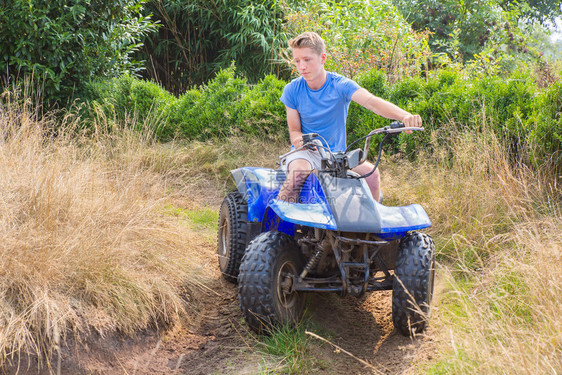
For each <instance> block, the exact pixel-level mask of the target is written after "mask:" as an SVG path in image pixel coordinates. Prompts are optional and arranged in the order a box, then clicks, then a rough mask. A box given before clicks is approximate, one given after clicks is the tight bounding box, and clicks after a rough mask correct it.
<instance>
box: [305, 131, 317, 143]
mask: <svg viewBox="0 0 562 375" xmlns="http://www.w3.org/2000/svg"><path fill="white" fill-rule="evenodd" d="M316 137H318V133H308V134H303V135H302V141H303V142H304V143H308V142H311V141H312V140H313V139H314V138H316Z"/></svg>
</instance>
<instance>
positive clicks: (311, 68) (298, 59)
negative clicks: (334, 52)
mask: <svg viewBox="0 0 562 375" xmlns="http://www.w3.org/2000/svg"><path fill="white" fill-rule="evenodd" d="M293 61H294V62H295V65H296V67H297V71H298V72H299V74H300V75H301V76H303V78H304V79H305V80H306V81H314V80H315V79H317V78H319V77H320V76H321V73H322V71H323V70H324V63H325V62H326V54H325V53H323V54H321V55H319V54H318V53H316V52H315V51H314V50H313V49H312V48H293Z"/></svg>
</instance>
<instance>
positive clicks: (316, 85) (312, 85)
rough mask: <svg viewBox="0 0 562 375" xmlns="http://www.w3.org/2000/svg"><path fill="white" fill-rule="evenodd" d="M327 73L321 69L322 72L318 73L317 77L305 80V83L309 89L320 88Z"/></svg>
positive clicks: (324, 81)
mask: <svg viewBox="0 0 562 375" xmlns="http://www.w3.org/2000/svg"><path fill="white" fill-rule="evenodd" d="M327 76H328V74H327V73H326V70H324V69H322V72H321V73H320V74H318V77H317V78H315V79H314V80H311V81H306V84H307V85H308V87H309V88H310V89H311V90H320V89H321V88H322V86H324V83H326V77H327Z"/></svg>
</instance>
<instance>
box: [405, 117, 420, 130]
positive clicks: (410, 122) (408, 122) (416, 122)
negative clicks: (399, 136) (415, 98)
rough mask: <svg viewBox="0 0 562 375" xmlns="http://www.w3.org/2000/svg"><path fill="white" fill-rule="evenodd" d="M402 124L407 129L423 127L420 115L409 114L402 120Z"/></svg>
mask: <svg viewBox="0 0 562 375" xmlns="http://www.w3.org/2000/svg"><path fill="white" fill-rule="evenodd" d="M402 122H403V123H404V125H405V126H406V127H407V128H420V127H421V126H422V119H421V116H420V115H411V114H407V115H406V116H404V117H403V118H402Z"/></svg>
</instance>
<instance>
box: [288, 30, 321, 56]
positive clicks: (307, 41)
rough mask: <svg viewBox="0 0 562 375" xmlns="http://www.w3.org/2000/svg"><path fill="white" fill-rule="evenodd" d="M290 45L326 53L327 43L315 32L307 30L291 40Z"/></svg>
mask: <svg viewBox="0 0 562 375" xmlns="http://www.w3.org/2000/svg"><path fill="white" fill-rule="evenodd" d="M289 47H291V49H293V48H310V49H312V50H313V51H314V52H316V53H317V54H319V55H321V54H323V53H326V45H325V44H324V40H322V38H321V37H320V35H318V34H317V33H315V32H312V31H307V32H305V33H302V34H300V35H299V36H296V37H294V38H293V39H291V40H289Z"/></svg>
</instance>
